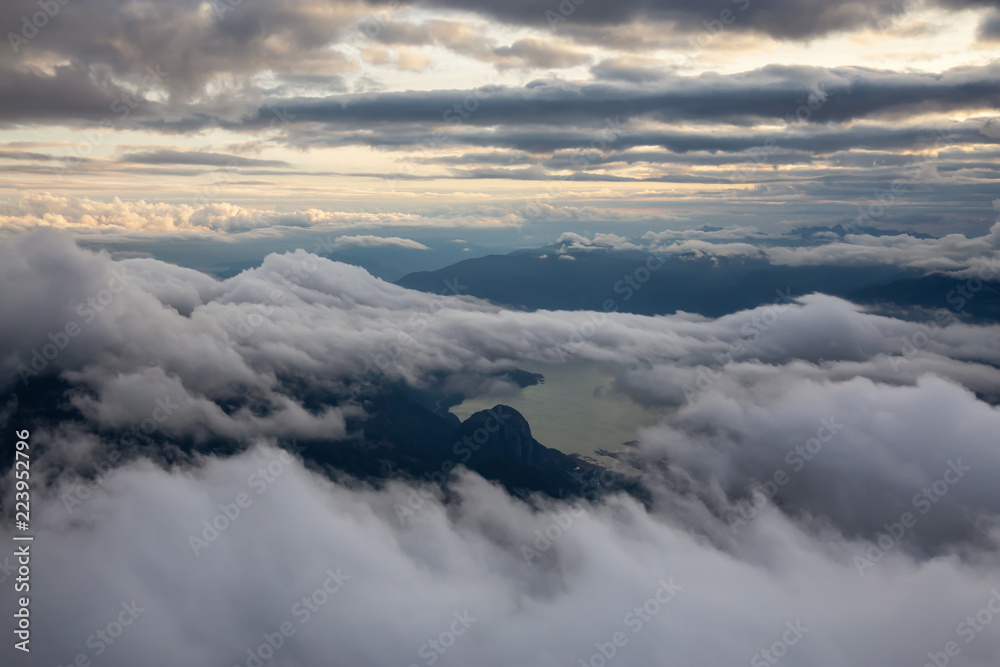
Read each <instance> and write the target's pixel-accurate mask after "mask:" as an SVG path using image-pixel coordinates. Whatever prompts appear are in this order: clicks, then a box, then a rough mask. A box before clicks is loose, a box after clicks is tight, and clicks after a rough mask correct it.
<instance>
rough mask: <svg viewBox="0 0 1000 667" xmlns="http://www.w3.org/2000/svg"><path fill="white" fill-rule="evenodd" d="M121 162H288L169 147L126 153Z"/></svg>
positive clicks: (264, 164)
mask: <svg viewBox="0 0 1000 667" xmlns="http://www.w3.org/2000/svg"><path fill="white" fill-rule="evenodd" d="M118 161H119V162H129V163H135V164H197V165H207V166H216V167H225V166H238V167H250V166H257V167H284V166H288V163H287V162H285V161H284V160H258V159H255V158H248V157H242V156H239V155H226V154H225V153H206V152H203V151H176V150H169V149H165V148H164V149H159V150H155V151H146V152H142V153H126V154H124V155H122V156H121V157H120V158H118Z"/></svg>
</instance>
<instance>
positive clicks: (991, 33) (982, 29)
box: [978, 10, 1000, 42]
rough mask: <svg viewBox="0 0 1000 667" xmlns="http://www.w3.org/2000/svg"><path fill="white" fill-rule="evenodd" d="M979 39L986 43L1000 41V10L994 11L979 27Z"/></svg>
mask: <svg viewBox="0 0 1000 667" xmlns="http://www.w3.org/2000/svg"><path fill="white" fill-rule="evenodd" d="M978 35H979V39H980V40H982V41H984V42H995V41H997V40H1000V10H997V11H994V12H992V13H991V14H989V15H988V16H987V17H986V18H984V19H983V22H982V23H981V24H980V25H979V32H978Z"/></svg>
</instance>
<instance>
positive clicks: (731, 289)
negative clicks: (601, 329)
mask: <svg viewBox="0 0 1000 667" xmlns="http://www.w3.org/2000/svg"><path fill="white" fill-rule="evenodd" d="M569 256H571V257H573V259H571V260H568V259H559V257H560V255H557V254H551V253H546V252H544V251H530V252H523V251H522V252H516V253H511V254H509V255H490V256H487V257H480V258H476V259H469V260H465V261H462V262H458V263H457V264H453V265H451V266H448V267H445V268H443V269H439V270H437V271H424V272H419V273H411V274H409V275H408V276H405V277H403V278H402V279H400V280H399V281H398V284H399V285H402V286H403V287H408V288H411V289H417V290H423V291H428V292H439V291H440V289H441V286H442V285H443V284H444V281H445V280H447V281H449V284H455V283H456V281H457V283H459V284H460V285H461V286H463V288H464V289H465V292H464V293H465V294H469V295H472V296H477V297H480V298H483V299H489V300H490V301H492V302H494V303H497V304H501V305H504V306H507V307H513V308H525V309H530V310H536V309H547V310H598V311H600V310H606V306H607V305H608V304H609V303H612V302H613V307H614V308H615V309H617V310H619V311H623V312H629V313H636V314H640V315H663V314H669V313H674V312H676V311H686V312H692V313H699V314H702V315H705V316H708V317H719V316H721V315H727V314H729V313H733V312H736V311H739V310H744V309H747V308H754V307H757V306H760V305H764V304H768V303H773V302H775V301H776V300H777V299H779V298H780V297H779V292H780V293H781V294H786V295H790V296H791V297H796V296H802V295H804V294H810V293H813V292H822V293H825V294H830V295H833V296H841V297H845V298H846V297H848V296H849V295H851V294H854V293H856V292H857V291H858V290H861V289H865V288H873V289H875V288H878V287H879V286H883V285H886V284H888V283H891V282H893V281H898V280H902V279H904V278H910V279H916V278H919V277H921V276H922V274H921V273H920V272H917V271H911V270H906V269H899V268H896V267H890V266H868V267H859V266H776V265H772V264H771V263H769V262H768V261H767V260H765V259H763V258H746V257H738V258H723V257H719V258H715V257H704V256H702V257H694V256H684V255H682V256H665V257H663V258H662V259H663V262H664V263H663V265H662V266H660V267H659V268H657V269H655V270H651V268H650V264H647V261H648V259H649V257H650V256H649V255H647V254H645V253H640V252H621V251H618V252H616V251H601V250H595V251H584V252H574V253H571V254H570V255H569ZM651 264H652V266H655V265H656V263H655V262H651Z"/></svg>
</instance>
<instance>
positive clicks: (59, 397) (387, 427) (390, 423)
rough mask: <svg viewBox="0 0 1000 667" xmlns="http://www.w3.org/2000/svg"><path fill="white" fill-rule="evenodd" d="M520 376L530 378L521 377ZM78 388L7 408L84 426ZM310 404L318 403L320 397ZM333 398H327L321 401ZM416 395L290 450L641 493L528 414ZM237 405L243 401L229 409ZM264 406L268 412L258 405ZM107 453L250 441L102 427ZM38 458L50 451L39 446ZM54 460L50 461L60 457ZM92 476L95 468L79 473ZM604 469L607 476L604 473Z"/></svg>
mask: <svg viewBox="0 0 1000 667" xmlns="http://www.w3.org/2000/svg"><path fill="white" fill-rule="evenodd" d="M515 375H517V376H518V377H520V379H521V380H522V381H524V382H537V381H539V378H540V376H537V375H536V374H531V373H527V372H524V371H516V372H515ZM522 375H523V377H522ZM71 390H72V388H71V387H70V385H68V384H67V383H66V382H65V381H63V380H59V379H56V378H36V379H35V380H34V381H33V382H32V383H31V384H30V386H29V387H28V388H25V389H22V390H21V391H20V392H19V394H18V396H17V399H15V400H13V401H11V402H10V403H8V404H7V405H6V406H0V408H2V409H3V410H4V411H5V412H9V413H11V414H10V419H9V420H8V421H10V422H11V423H17V424H18V425H19V426H18V428H19V429H21V428H27V429H29V430H31V431H35V430H37V429H39V428H45V427H50V426H53V425H55V424H59V425H60V426H61V427H62V428H64V429H72V428H73V427H74V424H76V425H79V426H80V427H83V426H84V420H83V419H82V415H80V413H79V412H78V411H77V410H76V409H75V408H74V407H73V406H72V405H71V404H70V403H69V402H68V401H67V400H66V398H65V397H66V395H67V392H68V391H71ZM314 398H315V399H316V402H315V403H313V404H312V405H311V406H310V408H311V409H318V408H321V407H322V405H321V404H320V402H319V400H320V397H314ZM322 398H323V400H324V401H326V402H327V404H329V403H331V402H333V400H332V398H331V397H330V396H325V397H322ZM427 402H429V401H428V400H427V399H426V397H424V396H422V395H421V394H420V393H419V392H416V391H415V390H413V389H410V388H406V387H388V388H381V389H380V390H378V391H377V392H375V393H372V394H371V395H369V396H367V397H366V398H364V399H363V400H362V406H363V407H364V410H365V416H364V417H354V418H352V419H349V420H348V433H349V435H348V437H347V438H338V439H334V438H327V439H324V438H314V439H308V440H297V441H293V442H291V443H288V442H283V443H281V444H280V446H282V447H283V448H286V449H289V450H292V451H294V452H295V453H297V454H299V455H300V456H302V458H303V460H304V461H305V462H306V463H307V464H308V465H309V466H311V467H313V468H315V469H319V470H321V471H323V472H325V473H326V474H328V475H329V476H330V477H342V476H344V475H348V476H351V477H354V478H357V479H360V480H364V481H367V482H370V483H379V482H381V481H385V480H388V479H393V478H403V479H417V480H425V481H428V482H430V483H432V484H434V485H437V486H446V485H447V479H448V477H449V476H450V473H451V472H452V471H453V470H454V469H455V468H456V467H458V466H465V467H467V468H469V469H470V470H474V471H476V472H478V473H479V474H481V475H482V476H483V477H485V478H486V479H489V480H491V481H494V482H497V483H499V484H501V485H502V486H504V487H505V488H506V489H508V490H509V491H510V492H511V493H514V494H516V495H520V496H527V495H529V494H531V493H536V492H541V493H545V494H548V495H550V496H552V497H577V496H581V495H583V494H585V493H588V489H597V488H598V485H597V484H596V481H597V478H598V477H599V476H600V477H601V485H600V489H602V490H614V489H624V490H632V491H635V489H634V488H633V485H631V484H630V483H629V482H628V481H627V480H626V479H624V478H621V477H620V476H618V475H614V474H612V473H611V472H610V471H607V470H605V469H604V468H601V467H600V466H597V465H594V464H591V463H588V462H587V461H584V460H583V459H581V458H578V457H576V456H570V455H566V454H563V453H562V452H560V451H558V450H555V449H551V448H549V447H545V446H544V445H542V444H541V443H539V442H538V441H537V440H535V439H534V437H533V436H532V434H531V427H530V426H529V425H528V422H527V420H525V418H524V416H523V415H521V414H520V413H519V412H518V411H517V410H515V409H513V408H511V407H510V406H506V405H496V406H494V407H493V408H491V409H490V410H484V411H482V412H478V413H476V414H474V415H472V416H470V417H469V418H468V419H466V420H465V421H464V422H463V421H460V420H459V419H458V417H456V416H455V415H453V414H451V413H449V412H446V411H434V410H432V409H429V408H428V407H426V406H425V405H424V404H425V403H427ZM227 407H228V408H229V409H234V408H235V407H237V406H224V409H226V408H227ZM261 409H263V408H261ZM101 435H102V436H104V441H105V443H106V444H105V445H104V447H105V450H104V451H98V452H94V455H93V456H92V458H93V460H95V461H103V462H111V463H113V464H115V465H117V464H120V463H122V462H124V461H126V460H129V459H131V458H135V457H137V456H148V457H149V458H152V459H153V460H157V461H160V462H162V463H164V464H166V465H170V466H173V465H177V464H181V463H184V462H188V461H191V460H193V458H194V457H196V456H204V455H213V456H230V455H233V454H236V453H238V452H240V451H242V450H243V449H245V448H246V447H247V446H248V443H245V442H237V441H233V440H228V439H219V438H215V439H211V440H208V441H197V442H196V441H193V440H179V439H172V438H168V437H166V436H165V435H164V434H162V433H159V432H155V431H154V432H152V433H150V434H148V435H146V434H143V435H138V436H131V435H130V434H129V429H121V430H120V431H114V430H111V429H108V430H106V431H105V432H102V433H101ZM2 443H3V444H2V445H0V449H3V450H4V451H3V452H2V456H3V463H0V474H2V473H3V472H4V471H5V470H6V469H7V468H9V467H10V466H11V462H12V460H13V458H14V456H13V447H14V443H13V441H12V440H11V439H6V440H3V441H2ZM32 456H33V457H35V458H37V459H38V460H41V458H42V457H44V456H45V451H44V447H39V448H38V449H37V450H35V451H33V452H32ZM55 460H56V459H52V458H50V462H52V463H54V461H55ZM102 468H103V469H106V468H107V465H104V466H101V465H96V466H95V467H94V468H93V469H92V470H91V471H89V472H90V476H91V477H97V476H98V475H100V474H101V473H102V472H104V470H102ZM81 472H83V473H84V474H85V477H86V476H87V473H88V471H81ZM602 473H603V474H602Z"/></svg>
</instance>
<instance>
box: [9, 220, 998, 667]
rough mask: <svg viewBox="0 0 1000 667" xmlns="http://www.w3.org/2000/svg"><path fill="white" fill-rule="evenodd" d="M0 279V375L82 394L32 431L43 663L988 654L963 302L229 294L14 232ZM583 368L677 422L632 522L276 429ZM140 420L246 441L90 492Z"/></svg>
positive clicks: (970, 329) (988, 566) (267, 272)
mask: <svg viewBox="0 0 1000 667" xmlns="http://www.w3.org/2000/svg"><path fill="white" fill-rule="evenodd" d="M994 247H995V246H994ZM0 277H2V284H3V285H4V288H3V289H2V290H0V310H2V311H3V312H4V313H10V314H11V316H10V317H8V318H6V319H5V321H4V323H3V324H2V325H0V349H2V350H4V355H3V357H2V358H0V374H2V375H0V378H2V381H3V384H4V385H5V386H6V387H7V388H8V390H9V391H10V392H12V393H17V394H20V395H22V396H23V395H24V394H25V392H29V391H31V390H32V389H33V388H34V387H37V386H39V385H38V384H36V383H43V382H45V378H46V377H54V376H58V377H59V378H60V379H61V380H62V381H63V382H65V383H67V384H68V385H69V387H70V388H71V390H70V391H68V392H67V393H66V394H65V395H64V396H63V397H62V400H63V402H64V403H65V405H66V406H72V408H74V409H75V410H76V411H78V419H77V420H76V421H75V422H74V423H73V424H69V423H64V424H57V425H48V426H42V427H40V428H38V429H35V430H34V431H33V433H32V434H31V440H32V442H33V444H34V445H35V446H38V445H44V446H45V456H44V457H43V458H41V460H37V461H36V462H35V463H33V466H35V467H36V468H37V469H36V470H35V472H34V473H33V479H36V480H37V482H36V484H37V486H36V490H35V502H34V507H33V508H32V509H33V510H34V512H35V513H34V514H33V521H32V523H33V529H34V533H35V535H36V538H35V539H36V543H35V548H36V552H35V556H34V559H33V564H32V567H33V570H32V596H33V597H32V600H33V601H32V604H33V607H32V613H33V614H34V617H33V622H34V623H35V625H34V627H35V631H36V634H35V635H34V641H33V656H32V660H38V663H37V664H72V663H73V661H74V660H75V659H76V656H77V655H78V654H83V655H84V656H85V658H87V659H90V660H93V662H94V664H108V665H134V664H154V665H159V664H164V665H166V664H171V665H172V664H197V665H213V664H218V665H220V666H224V665H247V667H251V666H252V665H256V664H258V663H257V662H256V661H258V660H260V661H261V662H263V661H265V660H266V659H267V658H268V657H270V656H273V659H274V660H275V662H274V664H287V665H315V664H320V663H322V664H343V665H352V666H355V665H387V664H400V665H403V666H406V665H411V664H416V665H430V664H437V663H440V664H442V665H447V664H456V665H459V664H476V665H498V666H499V665H511V664H523V665H539V666H542V665H566V664H572V665H578V664H581V662H580V661H581V660H582V661H583V664H584V665H587V664H590V665H601V664H612V663H613V664H620V665H642V666H645V665H650V664H660V663H664V662H677V663H678V664H735V663H742V664H746V663H748V662H749V663H750V664H751V665H759V664H775V662H776V661H777V660H779V659H780V660H783V661H784V662H785V663H786V664H789V665H817V666H820V665H822V666H827V665H855V664H878V665H886V666H889V667H895V666H896V665H899V666H900V667H903V666H904V665H923V664H925V663H931V664H933V662H934V660H935V658H934V657H933V656H939V655H949V654H950V655H953V656H954V655H958V654H956V653H955V651H956V650H957V651H958V652H959V653H960V655H961V657H960V658H959V659H960V660H961V661H962V664H965V665H982V666H984V667H985V666H987V665H994V664H996V659H997V656H998V655H1000V634H998V633H997V627H996V622H995V621H994V616H995V615H996V614H997V613H1000V593H997V592H996V591H997V590H1000V589H998V588H997V587H998V586H1000V576H998V575H1000V567H998V565H997V562H998V560H997V547H998V540H1000V527H998V524H997V517H998V515H1000V502H998V500H997V496H996V493H995V492H994V491H993V488H994V486H995V484H994V480H995V479H996V478H997V476H998V475H1000V448H998V445H997V440H996V433H997V432H998V427H1000V410H998V409H997V407H996V404H997V401H998V398H1000V370H998V365H1000V335H998V333H1000V327H997V326H973V325H968V324H964V323H962V321H961V317H960V316H961V313H960V312H957V311H955V310H954V309H953V308H952V306H951V304H948V303H942V305H941V311H940V312H943V313H947V314H949V317H947V318H943V317H942V318H940V319H931V320H928V321H927V322H920V321H904V320H899V319H894V318H890V317H885V316H882V315H876V314H873V313H869V312H866V311H865V310H864V309H862V308H861V307H858V306H856V305H854V304H850V303H848V302H846V301H843V300H840V299H836V298H832V297H828V296H823V295H811V296H807V297H804V298H801V299H797V300H793V301H782V300H778V302H777V303H776V304H775V305H771V306H764V307H761V308H757V309H754V310H751V311H746V312H741V313H735V314H733V315H729V316H726V317H722V318H718V319H708V318H704V317H700V316H693V315H689V314H683V313H681V314H677V315H672V316H661V317H644V316H638V315H629V314H620V313H616V312H608V313H595V312H548V311H539V312H533V313H527V312H513V311H507V310H503V309H501V308H498V307H496V306H493V305H491V304H488V303H485V302H483V301H480V300H476V299H472V298H470V297H464V296H461V287H460V285H442V286H441V292H442V294H440V295H434V294H427V293H422V292H414V291H410V290H406V289H403V288H400V287H397V286H395V285H391V284H388V283H385V282H383V281H381V280H377V279H375V278H373V277H372V276H370V275H369V274H368V273H367V272H365V271H364V270H362V269H359V268H357V267H352V266H348V265H344V264H340V263H336V262H331V261H329V260H325V259H322V258H318V257H316V256H314V255H310V254H308V253H306V252H304V251H299V252H296V253H288V254H285V255H271V256H268V257H267V258H266V259H265V260H264V262H263V264H262V265H261V266H260V267H259V268H256V269H251V270H248V271H245V272H243V273H241V274H239V275H238V276H235V277H233V278H230V279H227V280H216V279H214V278H212V277H209V276H206V275H204V274H201V273H198V272H196V271H192V270H189V269H183V268H179V267H176V266H172V265H170V264H165V263H163V262H159V261H156V260H151V259H146V258H132V259H123V260H118V261H115V260H112V259H111V258H110V257H109V256H108V255H106V254H102V253H93V252H90V251H86V250H82V249H80V248H78V247H77V246H76V245H75V244H74V243H73V242H72V241H71V240H70V238H69V237H68V236H66V235H63V234H59V233H55V232H51V231H43V232H36V233H32V234H27V235H19V236H15V237H12V238H9V239H7V240H6V241H5V242H4V243H3V244H0ZM610 287H611V286H609V290H610ZM786 287H787V286H785V285H776V286H775V289H776V290H785V288H786ZM973 298H974V297H973ZM577 360H590V361H599V362H606V363H609V364H615V365H617V366H618V367H620V368H621V369H622V370H621V371H620V373H619V374H618V378H617V382H616V385H617V390H618V391H621V392H624V393H626V394H627V395H629V396H630V397H631V398H632V399H634V400H636V401H639V402H642V403H646V404H651V405H669V406H675V407H677V410H676V412H675V413H673V414H672V415H671V416H670V417H668V418H666V419H665V421H663V422H662V423H660V424H659V425H656V426H654V427H651V428H649V429H646V430H644V431H643V432H642V434H641V437H640V446H639V447H638V448H637V449H635V450H633V451H631V452H630V454H629V460H630V461H631V462H632V463H634V464H635V465H637V466H639V467H641V468H642V469H644V470H645V471H646V474H645V479H646V486H647V489H648V490H649V493H650V496H651V500H650V502H649V504H648V506H642V505H640V504H638V503H637V501H635V500H633V499H631V498H627V497H612V498H604V499H602V500H599V501H595V503H594V504H587V503H584V504H580V505H571V504H566V503H562V502H556V501H553V500H545V499H542V498H536V499H535V500H534V501H533V504H526V503H525V502H524V501H522V500H515V499H513V498H511V497H509V496H508V495H507V494H506V493H505V492H504V491H502V490H500V489H498V488H496V487H493V486H491V485H489V484H487V483H486V482H484V481H483V480H482V479H481V478H478V477H477V476H475V475H472V474H468V473H459V476H458V478H457V479H456V480H455V483H454V490H455V491H456V496H455V497H454V498H452V499H450V500H449V501H448V502H447V503H445V502H444V501H443V499H442V498H440V497H438V498H430V499H428V498H425V497H422V496H420V495H419V494H418V493H416V492H415V491H414V490H413V489H411V488H409V487H408V486H406V485H405V484H403V483H397V482H393V483H391V484H389V485H387V486H386V487H384V488H381V489H378V490H375V489H371V488H367V487H364V486H361V485H359V484H356V483H352V482H349V481H345V480H340V481H331V480H330V479H328V478H326V477H324V476H321V475H319V474H318V473H316V472H315V471H311V470H308V469H307V467H306V466H304V465H303V464H302V463H301V462H300V461H299V460H298V459H297V458H294V457H293V456H292V455H289V454H287V453H284V452H282V451H281V450H279V449H276V448H275V446H274V443H275V442H276V441H278V440H281V439H287V440H291V439H293V438H328V439H330V440H331V441H332V440H335V439H337V438H340V437H344V436H345V435H347V434H348V432H349V431H348V426H347V424H348V422H349V418H350V417H351V416H353V415H360V414H362V408H361V404H360V402H359V401H357V397H358V396H359V394H360V393H361V392H364V391H368V388H369V387H370V385H371V384H372V383H374V384H379V383H383V382H390V381H393V382H406V383H408V384H410V385H412V386H414V387H420V388H437V386H438V384H439V383H445V384H447V385H448V386H449V388H450V389H456V388H462V389H465V390H466V391H467V392H469V393H471V392H473V391H474V390H475V389H476V388H478V387H481V386H485V385H487V384H489V383H487V382H484V379H485V378H486V377H487V376H489V375H490V374H492V373H495V372H497V371H500V370H507V369H510V368H514V367H522V368H526V369H528V370H530V369H531V368H532V364H538V363H560V362H564V363H573V362H574V361H577ZM318 396H319V397H324V398H325V399H326V402H324V403H322V405H320V406H318V407H317V404H316V398H317V397H318ZM3 415H4V417H3V418H4V419H6V420H7V423H5V424H4V428H6V429H8V430H12V429H15V428H16V429H20V428H23V425H21V424H14V423H10V418H9V411H8V410H4V412H3ZM147 424H149V425H151V428H152V429H153V430H155V431H156V433H157V435H158V436H163V437H164V438H167V439H184V440H189V441H199V440H206V439H208V438H213V437H215V438H218V437H222V438H236V439H241V440H254V441H257V442H258V444H257V445H256V446H255V447H253V448H251V449H249V450H248V451H245V452H243V453H242V454H239V455H237V456H234V457H230V458H221V457H214V456H210V457H207V458H204V459H202V460H200V462H199V463H198V464H197V465H193V466H190V465H189V466H186V467H183V468H177V467H174V468H171V469H169V470H168V469H167V468H165V467H163V466H161V465H159V464H158V463H157V462H151V461H144V460H138V461H132V462H130V463H128V464H126V465H124V466H122V467H119V468H117V469H116V470H113V471H111V472H110V473H108V474H105V475H102V476H101V477H99V478H98V479H97V480H96V481H94V482H91V483H89V484H88V485H87V487H86V493H81V492H80V488H79V484H80V483H81V482H80V480H79V478H78V477H77V472H78V471H81V470H86V469H89V468H92V466H93V465H94V463H95V461H94V459H95V457H98V456H106V455H107V452H108V451H109V447H113V446H114V445H113V443H112V441H113V442H119V441H120V437H119V436H120V435H122V434H125V435H127V434H129V433H135V432H136V430H137V429H138V431H139V432H140V433H141V432H147V433H148V432H149V431H147V430H146V425H147ZM543 444H544V443H543ZM110 451H113V449H112V450H110ZM98 452H100V454H98ZM3 484H4V486H3V489H4V490H3V493H4V496H3V497H4V504H5V505H7V504H9V503H10V504H12V502H11V501H12V499H13V486H12V484H11V479H10V478H9V477H8V478H6V479H5V480H4V483H3ZM81 496H85V497H81ZM74 499H75V500H74ZM401 507H407V508H409V509H411V510H412V513H411V512H405V511H401V509H400V508H401ZM3 532H4V538H7V537H9V536H10V532H11V528H10V527H6V528H4V530H3ZM8 543H9V542H8ZM0 564H2V565H4V567H5V568H7V567H9V566H8V563H6V562H4V561H3V556H0ZM10 564H11V565H12V564H13V559H11V562H10ZM8 572H10V570H7V569H5V570H3V571H2V572H0V575H2V576H6V577H10V576H11V575H10V574H8ZM3 590H4V591H10V589H9V588H6V587H5V588H4V589H3ZM3 595H4V599H5V600H9V597H10V596H9V593H8V592H5V593H4V594H3ZM303 596H305V597H306V600H303ZM983 610H985V611H983ZM887 620H888V621H891V622H887ZM126 622H127V623H126ZM8 624H9V622H8ZM283 627H284V628H285V632H284V633H283V632H282V628H283ZM119 632H120V634H119ZM102 633H103V634H102ZM276 633H277V634H276ZM8 636H10V635H9V633H8ZM950 642H954V644H953V645H952V644H950ZM765 652H766V653H765ZM945 652H950V653H945ZM612 654H613V657H612ZM0 655H3V656H4V660H5V661H6V660H7V659H8V657H10V659H11V660H13V655H14V649H13V648H12V647H11V646H10V642H7V643H5V644H4V645H3V648H0ZM32 664H36V663H34V662H32Z"/></svg>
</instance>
